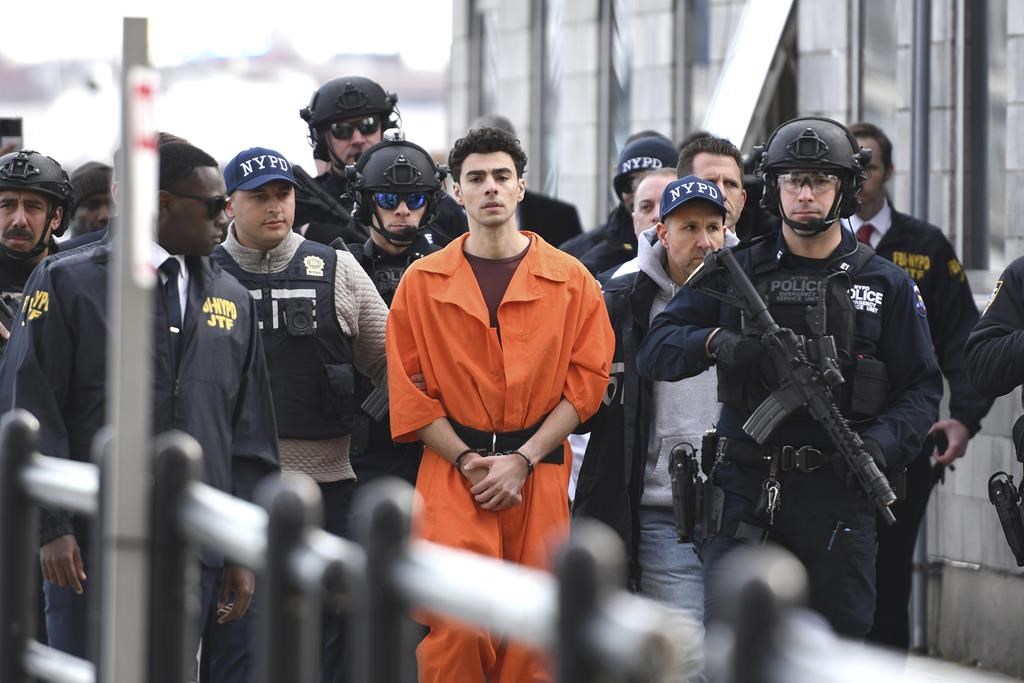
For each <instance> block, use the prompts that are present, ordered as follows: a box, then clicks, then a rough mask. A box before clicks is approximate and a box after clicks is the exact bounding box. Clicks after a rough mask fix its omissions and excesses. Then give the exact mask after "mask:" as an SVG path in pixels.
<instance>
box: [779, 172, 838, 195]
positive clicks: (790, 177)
mask: <svg viewBox="0 0 1024 683" xmlns="http://www.w3.org/2000/svg"><path fill="white" fill-rule="evenodd" d="M777 182H778V184H779V189H780V190H782V191H783V192H789V193H791V194H797V193H799V192H800V190H801V189H802V188H803V186H804V185H808V186H810V188H811V193H812V194H816V195H818V194H823V193H825V192H828V191H829V190H834V189H836V188H837V187H839V176H837V175H833V174H831V173H780V174H779V176H778V181H777Z"/></svg>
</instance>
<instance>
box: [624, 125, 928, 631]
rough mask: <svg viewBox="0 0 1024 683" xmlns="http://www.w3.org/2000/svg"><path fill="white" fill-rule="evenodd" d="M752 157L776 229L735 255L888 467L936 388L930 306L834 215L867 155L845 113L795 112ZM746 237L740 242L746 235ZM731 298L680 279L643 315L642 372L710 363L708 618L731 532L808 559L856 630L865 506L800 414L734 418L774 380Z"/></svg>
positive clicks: (841, 618)
mask: <svg viewBox="0 0 1024 683" xmlns="http://www.w3.org/2000/svg"><path fill="white" fill-rule="evenodd" d="M755 154H758V155H759V157H760V162H759V165H758V170H759V173H760V174H761V175H762V176H763V178H764V183H765V197H766V199H767V201H768V202H771V203H774V204H776V205H777V207H778V211H779V215H780V216H781V218H782V222H783V224H782V227H781V229H780V230H779V231H778V232H777V233H772V234H770V235H768V236H766V237H765V238H764V239H760V240H755V241H753V242H751V243H747V244H748V245H750V246H749V247H748V248H743V249H741V250H740V251H736V252H735V257H736V260H737V262H738V263H739V265H740V266H741V267H742V268H743V270H744V271H745V272H746V273H747V275H748V276H749V278H750V280H751V281H752V283H753V285H754V286H755V288H756V289H757V291H758V293H759V294H760V295H761V297H762V298H764V299H765V301H766V303H767V304H768V308H769V311H770V313H771V314H772V316H773V317H774V319H775V320H776V321H777V323H778V324H779V325H781V326H782V327H784V328H790V329H792V331H793V332H794V333H795V334H797V335H802V336H803V337H804V339H805V341H804V346H805V349H819V350H822V354H821V355H823V356H825V357H827V358H829V359H831V362H834V363H836V364H837V365H838V366H839V368H840V369H841V371H842V375H843V380H844V382H843V383H842V384H841V385H839V386H838V387H837V388H836V389H835V390H834V392H833V395H834V397H835V399H836V401H837V404H838V407H839V409H840V410H841V412H842V413H843V415H844V416H845V418H846V419H847V420H848V421H849V424H850V426H851V427H853V428H854V429H855V430H856V431H857V432H859V433H860V436H861V438H862V439H863V442H864V446H865V450H866V451H867V452H868V454H870V455H871V457H872V458H873V459H874V460H875V462H876V463H877V464H878V466H879V468H880V469H881V470H883V471H888V472H892V471H894V470H896V469H898V468H900V467H902V466H904V465H906V463H907V462H909V461H910V460H911V459H912V458H913V457H914V456H915V455H916V454H917V453H918V451H919V449H920V447H921V443H922V440H923V439H924V436H925V434H926V433H927V432H928V429H929V427H931V424H932V421H933V417H934V414H935V412H934V411H935V410H936V409H937V407H938V402H939V399H940V397H941V393H942V378H941V375H940V373H939V369H938V365H937V363H936V360H935V357H934V353H933V351H932V345H931V339H930V336H929V332H928V326H927V320H926V310H925V307H924V303H923V301H921V299H920V295H919V293H918V292H917V290H916V287H915V285H914V283H913V281H912V280H911V279H910V277H909V276H908V275H907V274H906V272H904V271H903V270H902V269H901V268H899V267H897V266H895V265H893V264H892V263H890V262H888V261H886V260H884V259H882V258H880V257H878V256H876V255H875V254H874V252H873V251H872V250H871V248H870V247H868V246H867V245H863V244H859V243H858V242H857V240H856V238H855V237H854V236H853V235H852V234H851V233H849V232H848V231H844V230H842V228H841V226H840V223H839V219H840V218H841V217H845V216H849V215H851V214H852V213H853V212H854V211H855V210H856V207H857V192H858V189H859V187H860V184H861V182H862V181H863V177H864V176H863V169H864V167H865V166H866V164H867V161H868V159H869V158H870V152H868V150H863V149H861V148H860V146H859V145H858V144H857V141H856V139H855V138H854V137H853V136H852V135H851V134H850V132H849V131H848V130H847V129H846V128H845V127H843V126H842V125H841V124H839V123H837V122H835V121H832V120H830V119H824V118H817V117H806V118H801V119H794V120H792V121H789V122H787V123H784V124H783V125H782V126H780V127H779V128H778V129H777V130H776V131H775V132H774V133H773V134H772V136H771V137H770V138H769V140H768V143H767V144H766V146H765V147H764V148H763V150H755ZM744 246H746V245H744ZM746 323H747V321H744V320H743V319H742V316H741V315H740V313H739V311H738V309H737V308H735V307H733V306H731V305H728V304H726V303H722V302H720V301H719V300H717V299H715V298H712V297H711V296H709V295H708V294H707V293H706V292H704V291H698V290H697V289H696V288H694V287H693V286H688V287H684V288H683V289H682V290H681V291H680V292H679V294H678V295H677V296H676V297H675V298H674V299H673V300H672V301H671V302H670V303H669V305H668V306H667V307H666V309H665V311H664V312H662V313H661V314H659V315H658V316H657V317H656V318H655V319H654V321H653V323H652V325H651V329H650V332H649V333H648V335H647V337H646V338H645V339H644V341H643V343H642V345H641V347H640V351H639V354H638V357H637V366H638V369H639V371H640V373H641V374H642V375H646V376H649V377H651V378H652V379H655V380H667V381H674V380H678V379H682V378H684V377H691V376H694V375H696V374H698V373H700V372H702V371H703V370H704V369H706V368H707V367H709V366H710V365H712V364H716V365H717V369H718V377H719V383H718V386H719V399H720V400H721V401H722V403H723V408H722V414H721V417H720V419H719V422H718V425H717V445H716V447H715V452H716V453H717V457H715V458H714V459H713V460H711V459H709V460H708V462H707V463H706V465H707V467H706V474H708V475H709V476H710V479H711V482H710V484H709V488H708V489H707V492H706V497H707V496H710V500H712V501H714V500H718V501H720V502H719V504H717V505H713V506H712V508H713V510H712V512H713V513H714V514H712V515H711V516H710V517H711V518H712V520H714V521H709V519H708V517H709V516H708V515H705V523H704V524H705V528H704V532H703V533H704V539H703V541H702V544H701V553H702V559H703V561H704V576H705V581H706V582H707V585H708V593H707V598H706V612H705V618H706V620H707V621H709V622H711V621H714V620H715V619H716V618H718V617H719V616H720V614H719V610H720V605H719V602H718V597H717V594H716V590H715V586H716V585H717V581H716V579H717V578H718V573H719V571H720V568H721V564H720V561H721V559H722V558H723V557H724V556H725V555H726V554H728V553H729V552H730V551H731V550H733V549H734V548H736V547H737V546H739V545H740V544H744V543H749V544H761V543H764V542H765V541H769V540H770V541H773V542H775V543H779V544H781V545H783V546H784V547H786V548H787V549H789V550H790V551H792V552H793V553H794V554H795V555H796V556H797V557H798V558H799V559H800V560H801V561H802V562H803V564H804V565H805V566H806V568H807V570H808V574H809V577H810V584H811V586H810V593H811V595H810V603H811V606H812V607H813V608H814V609H816V610H818V611H819V612H821V613H822V614H823V615H824V616H825V617H826V618H827V619H828V621H829V622H830V623H831V625H832V627H833V628H834V629H835V630H836V631H837V632H839V633H841V634H844V635H848V636H852V637H863V636H864V635H865V634H866V633H867V632H868V630H869V629H870V628H871V623H872V618H873V614H874V598H875V510H874V506H873V504H872V502H871V501H869V500H868V499H867V498H866V497H865V496H864V495H863V494H862V493H860V491H859V489H857V488H856V487H852V486H851V485H850V484H849V483H848V476H847V473H846V472H845V467H844V461H843V459H842V457H841V456H840V455H839V454H837V453H836V452H835V447H834V444H833V443H832V442H831V440H830V439H829V438H828V436H827V434H826V432H825V431H824V429H823V428H822V426H821V425H820V424H818V423H817V422H815V421H814V420H813V419H812V418H811V417H810V415H809V414H808V413H807V412H806V411H804V410H797V411H795V412H793V413H792V414H790V415H788V416H787V417H786V418H785V419H783V420H782V421H781V422H780V423H779V424H778V426H777V427H776V428H775V429H774V431H772V432H771V434H769V435H768V437H767V439H765V441H764V443H763V444H758V443H757V442H756V441H754V440H753V439H752V438H751V436H750V435H748V434H747V433H746V432H745V431H744V429H743V425H744V423H745V422H746V420H747V418H749V417H750V415H751V414H752V413H753V411H754V409H756V408H757V407H758V406H759V405H760V404H761V402H762V401H763V400H764V399H765V398H766V397H767V396H768V395H769V394H770V392H772V391H774V390H776V389H778V388H779V381H778V378H777V377H776V376H774V372H773V368H771V367H768V366H767V364H766V363H763V362H762V361H763V360H764V358H765V347H764V345H763V344H762V341H761V336H760V331H758V330H754V329H751V328H752V326H751V325H748V324H746Z"/></svg>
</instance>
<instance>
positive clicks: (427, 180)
mask: <svg viewBox="0 0 1024 683" xmlns="http://www.w3.org/2000/svg"><path fill="white" fill-rule="evenodd" d="M447 175H448V170H447V169H445V168H439V167H438V165H437V164H435V163H434V160H433V159H432V158H431V157H430V155H429V154H428V153H427V151H426V150H425V149H423V148H422V147H420V146H419V145H416V144H413V143H412V142H408V141H406V140H405V136H404V134H403V133H402V131H401V130H400V129H395V130H393V131H389V132H388V133H386V134H385V140H384V141H383V142H381V143H379V144H377V145H374V146H373V147H371V148H370V149H369V150H367V151H366V153H365V154H364V155H363V156H362V157H361V158H360V159H359V161H358V163H356V164H355V165H353V166H350V167H349V169H348V178H349V183H350V188H351V189H350V193H351V196H352V198H353V199H354V201H355V215H356V219H357V220H358V221H359V222H360V223H361V224H363V225H365V226H368V227H369V228H370V238H369V239H368V240H366V242H365V243H363V244H351V245H349V251H351V252H352V253H353V254H355V256H356V259H357V260H359V262H360V263H361V264H362V266H363V268H364V269H365V270H366V272H367V274H369V276H370V278H371V279H372V280H373V282H374V284H375V285H377V291H378V292H380V295H381V297H382V298H383V299H384V301H386V302H387V303H388V304H390V303H391V298H392V297H393V296H394V294H395V288H396V287H398V280H399V278H401V276H402V273H404V272H405V269H406V268H407V267H408V266H409V263H411V262H412V261H414V260H416V259H418V258H420V257H422V256H426V255H427V254H430V253H433V252H435V251H437V250H438V249H440V247H439V246H438V245H437V244H435V241H436V238H435V234H434V233H433V232H432V231H431V230H430V229H429V226H430V225H431V224H432V223H433V222H434V220H435V219H436V218H437V212H438V208H439V204H440V203H441V201H442V199H443V198H444V196H445V192H444V178H445V176H447Z"/></svg>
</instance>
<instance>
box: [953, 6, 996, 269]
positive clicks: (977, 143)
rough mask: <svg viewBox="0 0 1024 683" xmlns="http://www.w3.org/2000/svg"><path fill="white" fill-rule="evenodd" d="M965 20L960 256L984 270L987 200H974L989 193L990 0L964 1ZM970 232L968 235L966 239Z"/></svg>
mask: <svg viewBox="0 0 1024 683" xmlns="http://www.w3.org/2000/svg"><path fill="white" fill-rule="evenodd" d="M964 5H965V6H964V18H963V21H965V22H966V24H967V26H966V31H965V34H966V36H965V37H966V41H965V42H966V43H967V46H966V48H965V49H966V50H967V55H966V57H967V58H966V61H967V73H966V74H964V89H965V90H966V95H967V98H968V99H967V102H966V107H967V112H966V114H967V116H966V121H965V122H964V125H965V126H966V130H965V131H964V133H965V138H966V140H965V145H964V147H965V150H964V151H965V153H966V154H967V156H968V159H967V168H968V169H969V172H968V174H967V177H966V185H967V187H965V188H964V196H965V197H970V198H972V200H973V201H965V202H964V207H963V211H964V213H965V216H964V219H965V222H966V226H967V227H966V230H965V232H966V233H967V234H966V235H965V236H964V237H965V239H964V248H963V251H962V252H961V253H960V257H961V258H962V259H963V260H964V263H966V264H967V267H968V268H975V269H978V270H987V269H988V266H989V258H988V256H989V253H988V250H989V220H988V211H989V203H988V202H987V201H984V200H982V201H977V198H979V197H988V157H989V153H988V141H989V124H988V122H989V99H990V98H989V83H988V81H989V78H988V67H989V58H988V51H989V27H988V23H989V7H988V5H989V0H971V2H967V3H964ZM968 235H969V239H966V238H967V237H968Z"/></svg>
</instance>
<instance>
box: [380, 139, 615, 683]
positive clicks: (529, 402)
mask: <svg viewBox="0 0 1024 683" xmlns="http://www.w3.org/2000/svg"><path fill="white" fill-rule="evenodd" d="M448 163H449V166H450V167H451V171H452V178H453V180H454V182H455V187H454V189H455V198H456V200H457V201H458V202H459V203H460V204H462V205H463V206H464V207H465V208H466V214H467V216H468V220H469V234H467V235H463V236H461V237H459V238H458V239H456V240H455V241H453V242H452V243H451V244H450V245H448V246H447V247H445V248H444V249H442V250H441V251H439V252H437V253H434V254H431V255H430V256H427V257H425V258H422V259H420V260H418V261H416V262H414V263H413V264H412V265H411V266H410V267H409V270H408V271H406V274H405V277H403V278H402V281H401V283H400V284H399V286H398V291H397V292H396V293H395V298H394V303H393V304H392V307H391V314H390V317H389V318H388V327H387V356H388V386H389V389H390V401H391V431H392V434H393V436H394V437H395V439H396V440H397V441H410V440H413V439H422V441H423V442H424V443H425V444H426V448H425V450H424V453H423V461H422V464H421V465H420V471H419V476H418V478H417V481H416V489H417V491H418V492H419V494H420V496H421V498H422V502H423V505H422V510H420V514H419V518H418V520H417V527H418V531H417V533H418V535H419V536H420V537H422V538H425V539H427V540H430V541H434V542H436V543H442V544H444V545H448V546H453V547H456V548H460V549H463V550H469V551H472V552H476V553H479V554H482V555H487V556H490V557H495V558H500V559H503V560H507V561H511V562H517V563H520V564H524V565H528V566H532V567H542V568H543V567H547V566H548V565H549V559H550V551H551V549H552V548H553V547H554V546H555V545H557V543H558V542H559V541H561V540H564V538H565V537H566V535H567V533H568V529H569V503H568V498H567V494H566V486H567V484H568V481H569V472H570V468H571V466H572V452H571V451H570V449H569V445H568V443H567V442H566V436H568V434H569V433H570V432H571V431H572V430H573V428H575V427H576V425H578V424H579V422H580V421H581V420H586V419H587V418H588V417H590V416H591V415H592V414H593V413H595V412H596V411H597V408H598V406H599V405H600V403H601V399H602V397H603V396H604V392H605V388H606V387H607V385H608V373H609V369H610V367H609V366H610V363H611V356H612V351H613V349H614V345H615V341H614V337H613V335H612V329H611V325H610V324H609V322H608V314H607V312H606V310H605V307H604V303H603V300H602V298H601V292H600V289H599V287H598V285H597V282H596V281H595V280H594V279H593V278H592V277H591V276H590V273H588V272H587V270H586V268H584V267H583V266H582V265H581V264H580V263H579V261H577V260H576V259H575V258H573V257H571V256H569V255H567V254H564V253H562V252H560V251H558V250H557V249H555V248H554V247H552V246H551V245H549V244H548V243H546V242H544V240H543V239H541V238H540V237H538V236H537V235H535V234H533V233H530V232H525V231H524V232H520V231H519V230H518V228H517V225H516V206H517V205H518V203H519V202H520V201H521V200H522V198H523V192H524V191H525V189H526V184H525V181H524V180H523V172H524V170H525V167H526V155H525V154H524V153H523V151H522V149H521V148H520V146H519V142H518V141H517V140H516V139H515V138H513V137H512V136H511V135H509V134H508V133H505V132H504V131H500V130H497V129H493V128H483V129H477V130H472V131H470V132H469V133H468V134H467V135H466V137H464V138H462V139H460V140H459V141H457V142H456V143H455V146H454V148H453V149H452V151H451V154H450V155H449V158H448ZM416 375H422V377H423V383H424V384H425V385H426V389H425V390H421V389H419V388H417V385H416V384H414V383H413V380H412V379H411V378H413V377H414V376H416ZM417 379H419V378H417ZM465 579H466V580H467V581H486V580H487V578H486V577H473V576H467V577H465ZM495 589H496V590H500V587H498V586H496V587H495ZM425 621H426V623H427V625H428V626H429V627H430V633H429V634H428V635H427V637H426V639H425V640H424V641H423V642H422V643H421V644H420V646H419V647H418V648H417V659H418V663H419V680H420V681H421V682H429V683H434V682H440V681H445V682H448V681H483V680H488V681H491V682H492V683H495V682H497V683H504V682H506V681H507V682H509V683H511V682H513V681H515V682H516V683H518V682H520V681H550V680H551V675H550V672H549V671H547V670H546V667H545V664H544V661H543V658H542V657H541V656H539V655H537V654H536V653H533V652H529V651H527V650H526V649H525V648H523V647H521V646H518V645H515V644H512V643H507V642H505V641H500V640H499V639H497V638H493V637H491V636H489V635H488V634H487V633H484V632H481V631H472V630H469V629H466V628H465V627H460V626H457V625H454V624H452V623H450V622H446V621H444V620H442V619H440V618H438V617H436V616H433V615H430V616H428V617H427V618H426V619H425Z"/></svg>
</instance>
